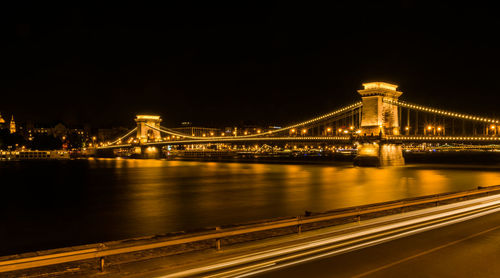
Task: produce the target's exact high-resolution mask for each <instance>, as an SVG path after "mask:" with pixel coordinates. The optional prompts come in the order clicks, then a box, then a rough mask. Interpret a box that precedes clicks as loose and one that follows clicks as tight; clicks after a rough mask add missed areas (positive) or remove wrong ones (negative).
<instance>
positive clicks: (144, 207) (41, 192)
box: [0, 159, 500, 255]
mask: <svg viewBox="0 0 500 278" xmlns="http://www.w3.org/2000/svg"><path fill="white" fill-rule="evenodd" d="M499 170H500V166H488V167H486V168H485V167H479V166H478V167H474V166H459V165H453V166H447V165H418V166H411V165H410V166H405V167H395V168H382V169H377V168H354V167H352V166H351V164H350V163H344V164H340V163H333V162H332V163H331V164H321V165H290V164H256V163H217V162H188V161H163V160H115V159H99V160H72V161H33V162H29V161H25V162H0V189H1V194H0V216H1V223H0V246H1V247H0V248H1V249H0V254H2V255H6V254H12V253H20V252H25V251H32V250H39V249H50V248H57V247H64V246H70V245H78V244H84V243H94V242H100V241H107V240H116V239H123V238H129V237H136V236H143V235H151V234H160V233H165V232H170V231H180V230H192V229H196V228H201V227H207V226H216V225H221V224H232V223H241V222H246V221H250V220H256V219H263V218H272V217H280V216H295V215H300V214H303V213H304V211H305V210H309V211H325V210H330V209H334V208H340V207H346V206H354V205H361V204H368V203H373V202H382V201H388V200H394V199H400V198H406V197H412V196H420V195H428V194H434V193H441V192H448V191H457V190H465V189H471V188H474V187H476V186H478V185H494V184H500V171H499Z"/></svg>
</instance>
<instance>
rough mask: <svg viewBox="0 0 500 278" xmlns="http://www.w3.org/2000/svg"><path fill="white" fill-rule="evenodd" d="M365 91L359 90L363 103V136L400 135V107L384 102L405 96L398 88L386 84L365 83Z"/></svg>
mask: <svg viewBox="0 0 500 278" xmlns="http://www.w3.org/2000/svg"><path fill="white" fill-rule="evenodd" d="M363 87H364V89H363V90H358V93H359V94H360V95H361V99H362V101H363V108H362V117H361V134H364V135H368V136H377V135H381V136H385V135H399V120H398V107H397V106H396V105H394V104H391V103H388V102H384V100H387V99H390V100H395V101H397V100H398V98H399V97H400V96H401V95H402V94H403V93H402V92H399V91H397V88H398V86H397V85H394V84H390V83H385V82H369V83H363Z"/></svg>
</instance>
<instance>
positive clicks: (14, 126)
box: [10, 115, 16, 133]
mask: <svg viewBox="0 0 500 278" xmlns="http://www.w3.org/2000/svg"><path fill="white" fill-rule="evenodd" d="M10 133H16V122H15V121H14V115H12V118H11V119H10Z"/></svg>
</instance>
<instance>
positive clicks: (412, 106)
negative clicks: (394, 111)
mask: <svg viewBox="0 0 500 278" xmlns="http://www.w3.org/2000/svg"><path fill="white" fill-rule="evenodd" d="M383 101H384V102H385V103H389V104H394V105H397V106H400V107H404V108H410V109H414V110H418V111H423V112H429V113H434V114H438V115H442V116H448V117H453V118H459V119H464V120H471V121H478V122H484V123H495V124H498V123H500V120H497V119H491V118H484V117H478V116H473V115H467V114H461V113H455V112H450V111H445V110H440V109H435V108H430V107H425V106H421V105H417V104H411V103H407V102H401V101H398V100H394V99H384V100H383Z"/></svg>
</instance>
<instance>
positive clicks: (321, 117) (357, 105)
mask: <svg viewBox="0 0 500 278" xmlns="http://www.w3.org/2000/svg"><path fill="white" fill-rule="evenodd" d="M361 106H363V103H362V102H356V103H354V104H351V105H348V106H345V107H343V108H340V109H337V110H335V111H333V112H330V113H327V114H324V115H322V116H319V117H316V118H313V119H310V120H307V121H304V122H301V123H297V124H293V125H290V126H287V127H283V128H279V129H275V130H270V131H266V132H263V133H258V134H250V135H240V136H237V137H238V138H252V137H260V136H267V135H271V134H274V133H278V132H282V131H286V130H290V129H292V128H296V127H299V126H304V125H307V124H311V123H315V122H319V121H321V120H324V119H327V118H330V117H333V116H335V115H337V114H340V113H343V112H346V111H350V110H354V109H357V108H360V107H361ZM146 126H148V127H150V128H152V129H154V130H157V131H160V132H164V133H167V134H170V135H174V136H180V137H185V138H188V139H208V138H227V137H224V136H205V137H202V136H190V135H187V134H183V133H179V132H176V131H173V130H171V129H169V128H165V127H162V126H160V128H156V127H153V126H150V125H148V124H146Z"/></svg>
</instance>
